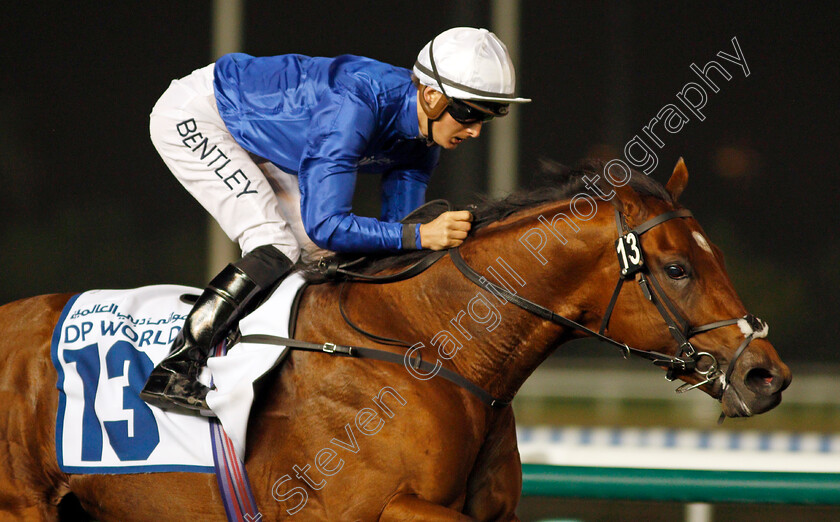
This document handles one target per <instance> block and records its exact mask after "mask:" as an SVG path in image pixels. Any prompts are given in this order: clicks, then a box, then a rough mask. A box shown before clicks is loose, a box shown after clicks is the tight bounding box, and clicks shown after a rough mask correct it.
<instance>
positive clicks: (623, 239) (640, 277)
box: [449, 209, 767, 393]
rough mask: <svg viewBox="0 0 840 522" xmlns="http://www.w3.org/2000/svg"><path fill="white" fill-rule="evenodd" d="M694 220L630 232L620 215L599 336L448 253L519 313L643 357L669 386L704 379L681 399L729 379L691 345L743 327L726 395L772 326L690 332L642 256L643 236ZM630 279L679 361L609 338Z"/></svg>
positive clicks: (670, 215) (682, 214) (747, 323)
mask: <svg viewBox="0 0 840 522" xmlns="http://www.w3.org/2000/svg"><path fill="white" fill-rule="evenodd" d="M690 217H693V216H692V214H691V212H690V211H689V210H687V209H679V210H672V211H669V212H665V213H664V214H660V215H658V216H656V217H654V218H652V219H649V220H648V221H645V222H644V223H642V224H641V225H639V226H637V227H636V228H634V229H632V230H629V229H628V226H627V223H626V221H625V219H624V216H623V215H622V214H621V213H620V212H618V211H617V210H616V212H615V220H616V229H617V230H618V236H619V237H618V239H617V240H616V242H615V246H616V253H617V254H618V260H619V266H620V272H619V277H618V283H617V284H616V286H615V290H614V291H613V294H612V298H611V299H610V302H609V305H608V306H607V309H606V312H605V313H604V319H603V320H602V322H601V328H600V329H599V331H598V332H596V331H594V330H591V329H589V328H587V327H586V326H583V325H582V324H579V323H577V322H575V321H572V320H571V319H567V318H565V317H563V316H560V315H557V314H555V313H554V312H552V311H551V310H549V309H547V308H545V307H543V306H540V305H538V304H536V303H534V302H532V301H529V300H528V299H525V298H523V297H520V296H518V295H516V294H514V293H513V292H510V291H509V290H508V289H507V288H504V287H502V286H499V285H496V284H494V283H492V282H489V281H487V279H486V278H484V277H482V276H481V275H480V274H478V273H477V272H476V271H475V270H473V269H472V268H471V267H470V266H469V265H467V264H466V262H465V261H464V259H463V258H462V257H461V254H460V251H459V250H458V249H457V248H453V249H451V250H449V255H450V257H451V258H452V261H453V263H454V264H455V266H456V267H457V268H458V270H460V271H461V272H462V273H463V274H464V275H465V276H466V277H467V278H468V279H469V280H470V281H472V282H474V283H475V284H477V285H479V286H481V287H483V288H487V289H489V290H492V291H493V292H494V293H496V294H499V295H500V296H501V297H504V298H505V299H507V300H508V301H510V302H512V303H513V304H515V305H517V306H519V307H520V308H522V309H524V310H526V311H528V312H530V313H532V314H534V315H537V316H539V317H541V318H543V319H546V320H548V321H551V322H553V323H555V324H558V325H561V326H565V327H569V328H573V329H576V330H579V331H583V332H585V333H587V334H589V335H591V336H593V337H595V338H597V339H599V340H601V341H603V342H606V343H609V344H612V345H615V346H617V347H618V348H619V349H621V351H622V353H623V354H624V356H625V357H627V356H628V355H629V354H633V355H637V356H639V357H644V358H645V359H648V360H650V361H652V362H653V364H655V365H657V366H660V367H663V368H665V369H666V370H667V373H666V375H665V377H666V379H668V380H669V381H673V380H674V379H676V378H677V377H678V376H680V375H687V374H690V373H697V374H699V378H700V381H699V382H697V383H696V384H690V383H685V384H683V385H682V386H680V387H679V388H677V392H680V393H682V392H686V391H688V390H692V389H694V388H698V387H700V386H703V385H704V384H707V383H709V382H712V381H713V380H715V379H717V378H718V377H720V376H721V375H724V374H723V372H722V371H721V370H720V367H719V365H718V361H717V359H716V358H715V356H714V355H712V354H711V353H709V352H702V351H699V350H697V349H696V348H695V347H694V346H693V345H692V344H691V342H690V341H689V339H690V338H691V337H693V336H695V335H697V334H699V333H704V332H708V331H711V330H715V329H717V328H722V327H724V326H730V325H735V324H738V325H739V327H741V330H742V332H743V333H744V337H745V339H744V341H743V342H741V345H740V346H739V347H738V349H737V350H735V354H734V356H733V357H732V359H731V360H730V362H729V366H728V368H727V369H726V374H725V375H724V380H723V390H724V391H725V390H726V387H727V386H729V382H730V377H731V375H732V371H733V369H734V368H735V362H736V361H737V360H738V358H739V357H740V356H741V355H742V354H743V353H744V351H745V350H746V348H747V346H748V345H749V344H750V342H752V340H753V339H754V338H758V337H764V336H766V331H767V324H766V323H764V321H762V320H761V319H759V318H757V317H755V316H754V315H752V314H747V315H745V316H744V317H739V318H734V319H725V320H722V321H715V322H713V323H709V324H705V325H702V326H696V327H691V326H690V325H689V324H688V321H687V320H686V319H685V318H684V317H683V316H682V314H680V312H679V310H677V308H676V306H675V305H674V303H673V302H672V301H671V299H669V298H668V296H667V294H665V292H664V291H663V290H662V286H661V285H660V284H659V281H657V279H656V277H654V275H653V273H652V272H651V271H650V270H649V267H648V266H647V265H646V264H645V263H644V255H643V251H642V245H641V241H640V236H641V235H642V234H644V233H645V232H647V231H648V230H650V229H652V228H654V227H656V226H658V225H661V224H662V223H665V222H666V221H669V220H671V219H676V218H690ZM631 277H633V278H635V280H636V281H637V282H638V283H639V286H640V287H641V289H642V293H643V294H644V296H645V297H646V298H647V299H648V301H650V302H652V303H653V304H654V305H655V306H656V308H657V310H659V314H660V315H661V316H662V318H663V319H664V320H665V323H666V324H667V325H668V330H669V331H670V332H671V335H672V336H673V337H674V340H676V342H677V345H678V348H677V350H676V355H674V356H670V355H665V354H663V353H659V352H654V351H646V350H639V349H637V348H631V347H630V346H628V345H627V344H626V343H621V342H619V341H616V340H615V339H612V338H610V337H608V336H606V335H605V332H606V330H607V327H608V326H609V323H610V317H611V316H612V312H613V309H614V308H615V304H616V301H617V300H618V296H619V294H620V293H621V289H622V288H623V287H624V283H625V282H626V281H628V280H629V279H630V278H631ZM703 358H706V359H708V361H709V364H708V366H707V367H706V368H705V369H704V368H700V367H699V364H698V363H699V362H700V360H701V359H703ZM721 393H722V392H721Z"/></svg>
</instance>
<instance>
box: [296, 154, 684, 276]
mask: <svg viewBox="0 0 840 522" xmlns="http://www.w3.org/2000/svg"><path fill="white" fill-rule="evenodd" d="M540 163H541V168H540V171H539V172H538V174H537V176H535V179H534V181H533V182H532V183H531V184H530V186H529V187H527V188H524V189H521V190H518V191H516V192H513V193H511V194H509V195H507V196H505V197H503V198H501V199H492V198H488V197H486V196H478V201H477V202H476V204H474V205H472V206H470V211H471V212H472V214H473V217H474V221H473V227H472V230H471V233H472V232H475V231H476V230H479V229H481V228H483V227H485V226H487V225H489V224H491V223H494V222H496V221H499V220H501V219H504V218H505V217H507V216H509V215H511V214H513V213H515V212H518V211H520V210H524V209H528V208H532V207H536V206H539V205H541V204H543V203H549V202H552V201H562V200H566V199H571V198H573V197H574V196H576V195H577V194H580V193H586V194H590V195H593V192H592V191H591V190H590V189H589V188H587V186H586V183H585V182H584V180H583V178H584V176H587V175H588V176H589V179H590V180H592V179H594V177H595V176H601V178H603V170H604V162H603V161H601V160H594V159H587V160H583V161H581V162H579V163H578V164H576V165H575V166H574V167H567V166H565V165H562V164H560V163H557V162H555V161H551V160H542V161H541V162H540ZM628 184H629V186H630V187H632V188H633V189H634V190H635V191H636V192H637V193H638V194H639V195H641V196H652V197H655V198H658V199H661V200H663V201H665V202H667V203H673V201H672V200H671V196H670V194H668V192H667V191H666V190H665V187H663V186H662V184H660V183H659V182H658V181H656V180H655V179H653V178H650V177H648V176H646V175H645V174H642V173H640V172H637V171H635V170H634V171H633V174H632V175H631V176H630V182H629V183H628ZM598 185H599V186H600V187H602V188H603V189H604V192H609V191H610V190H611V189H610V188H609V186H608V185H607V184H606V183H605V182H604V180H603V179H601V180H600V182H599V183H598ZM440 213H441V207H440V206H429V207H426V208H421V209H419V210H418V211H415V212H414V213H412V214H411V219H410V221H411V222H414V223H428V222H429V221H432V220H433V219H434V218H436V217H437V216H438V215H439V214H440ZM427 255H429V251H428V250H411V251H407V252H397V253H388V254H375V255H367V256H365V259H364V260H363V261H361V262H359V263H357V264H354V266H353V267H352V268H351V270H352V271H354V272H361V273H366V274H375V273H377V272H380V271H384V270H387V269H390V268H401V267H405V266H408V265H410V264H411V263H413V262H415V261H417V260H419V259H421V258H423V257H425V256H427ZM358 258H359V255H353V254H350V255H348V254H344V255H341V254H339V255H336V256H334V258H333V259H335V260H337V261H339V262H342V263H343V262H348V261H352V260H356V259H358ZM298 268H300V269H301V270H302V271H303V273H304V275H305V276H306V278H307V280H309V281H311V282H323V281H325V278H324V277H323V275H322V274H321V273H320V271H319V270H318V261H312V262H308V263H301V264H300V265H299V267H298Z"/></svg>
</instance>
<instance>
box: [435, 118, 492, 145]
mask: <svg viewBox="0 0 840 522" xmlns="http://www.w3.org/2000/svg"><path fill="white" fill-rule="evenodd" d="M481 126H482V123H481V122H480V121H477V122H475V123H459V122H457V121H455V119H454V118H453V117H452V116H450V115H449V113H448V112H444V113H443V115H442V116H441V117H440V118H438V119H437V121H435V131H434V133H433V137H434V139H435V143H437V144H438V145H440V146H441V147H443V148H444V149H454V148H455V147H457V146H458V145H460V144H461V142H462V141H464V140H466V139H468V138H478V137H479V135H481Z"/></svg>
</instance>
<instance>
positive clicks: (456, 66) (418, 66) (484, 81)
mask: <svg viewBox="0 0 840 522" xmlns="http://www.w3.org/2000/svg"><path fill="white" fill-rule="evenodd" d="M413 72H414V74H415V75H416V76H417V78H418V79H419V80H420V83H421V84H423V85H426V86H429V87H431V88H433V89H435V90H437V91H440V92H441V93H443V94H444V96H446V97H447V98H457V99H460V100H474V101H477V102H482V101H483V102H492V103H500V104H509V103H528V102H530V101H531V100H530V99H529V98H518V97H517V96H516V95H515V94H514V89H515V87H516V72H515V71H514V69H513V64H512V63H511V60H510V54H508V50H507V47H505V44H503V43H502V41H501V40H499V38H498V37H497V36H496V35H495V34H493V33H491V32H490V31H488V30H487V29H475V28H473V27H455V28H453V29H449V30H447V31H444V32H442V33H440V34H439V35H437V36H436V37H435V38H433V39H432V41H431V42H429V43H427V44H426V45H425V47H423V49H422V50H421V51H420V54H419V55H417V61H416V62H415V63H414V69H413Z"/></svg>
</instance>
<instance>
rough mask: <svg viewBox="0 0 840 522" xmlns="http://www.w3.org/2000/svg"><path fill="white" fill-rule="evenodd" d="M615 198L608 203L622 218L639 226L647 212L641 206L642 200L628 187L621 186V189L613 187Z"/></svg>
mask: <svg viewBox="0 0 840 522" xmlns="http://www.w3.org/2000/svg"><path fill="white" fill-rule="evenodd" d="M614 190H615V193H616V197H614V198H612V199H611V200H610V203H612V204H613V206H614V207H615V208H616V209H617V210H618V211H619V212H621V213H622V214H624V216H625V217H626V218H627V219H629V220H630V221H632V222H633V223H635V224H637V225H638V224H639V223H641V222H643V221H644V220H645V216H647V211H646V210H645V207H644V205H642V198H640V197H639V194H638V193H637V192H636V191H635V190H633V188H632V187H630V186H629V185H622V186H621V187H614Z"/></svg>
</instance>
